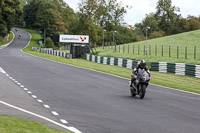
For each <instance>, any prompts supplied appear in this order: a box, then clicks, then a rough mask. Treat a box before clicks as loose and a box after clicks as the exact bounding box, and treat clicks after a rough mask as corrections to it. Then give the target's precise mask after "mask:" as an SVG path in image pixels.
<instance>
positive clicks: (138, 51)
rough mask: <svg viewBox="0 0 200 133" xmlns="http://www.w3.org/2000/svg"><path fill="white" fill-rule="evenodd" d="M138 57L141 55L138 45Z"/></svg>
mask: <svg viewBox="0 0 200 133" xmlns="http://www.w3.org/2000/svg"><path fill="white" fill-rule="evenodd" d="M138 55H140V45H138Z"/></svg>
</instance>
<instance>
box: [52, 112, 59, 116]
mask: <svg viewBox="0 0 200 133" xmlns="http://www.w3.org/2000/svg"><path fill="white" fill-rule="evenodd" d="M51 113H52V114H53V115H57V116H58V115H59V114H58V113H57V112H56V111H51Z"/></svg>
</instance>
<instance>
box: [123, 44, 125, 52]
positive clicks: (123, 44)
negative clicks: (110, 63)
mask: <svg viewBox="0 0 200 133" xmlns="http://www.w3.org/2000/svg"><path fill="white" fill-rule="evenodd" d="M124 47H125V46H124V44H123V53H124V49H125V48H124Z"/></svg>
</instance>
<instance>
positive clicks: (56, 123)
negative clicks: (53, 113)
mask: <svg viewBox="0 0 200 133" xmlns="http://www.w3.org/2000/svg"><path fill="white" fill-rule="evenodd" d="M0 103H2V104H4V105H6V106H8V107H11V108H14V109H17V110H19V111H22V112H25V113H27V114H30V115H33V116H36V117H39V118H41V119H44V120H46V121H49V122H51V123H53V124H55V125H57V126H60V127H63V128H65V129H67V130H70V131H72V132H74V133H82V132H80V131H79V130H77V129H76V128H73V127H68V126H65V125H63V124H60V123H58V122H56V121H53V120H51V119H49V118H47V117H44V116H41V115H38V114H36V113H33V112H30V111H28V110H25V109H22V108H19V107H17V106H14V105H11V104H8V103H6V102H3V101H0Z"/></svg>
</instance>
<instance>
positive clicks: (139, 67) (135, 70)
mask: <svg viewBox="0 0 200 133" xmlns="http://www.w3.org/2000/svg"><path fill="white" fill-rule="evenodd" d="M139 69H144V70H145V71H146V72H147V73H148V74H149V77H151V73H150V71H149V69H148V68H147V67H146V66H145V67H144V68H143V67H142V66H141V65H140V64H138V65H137V66H136V67H135V68H134V69H133V72H132V73H133V74H135V75H137V73H138V70H139ZM131 76H132V78H131V84H130V87H132V83H133V82H134V80H135V77H133V75H131Z"/></svg>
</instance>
